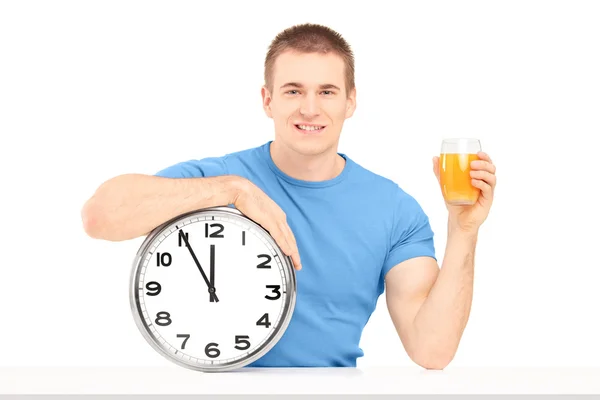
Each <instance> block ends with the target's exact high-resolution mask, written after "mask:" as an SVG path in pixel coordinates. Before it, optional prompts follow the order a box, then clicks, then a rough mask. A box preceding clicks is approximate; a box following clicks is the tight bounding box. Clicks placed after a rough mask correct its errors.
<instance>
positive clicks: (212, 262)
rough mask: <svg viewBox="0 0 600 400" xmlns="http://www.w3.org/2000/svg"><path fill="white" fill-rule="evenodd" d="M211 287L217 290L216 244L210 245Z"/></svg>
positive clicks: (211, 300) (211, 299) (211, 297)
mask: <svg viewBox="0 0 600 400" xmlns="http://www.w3.org/2000/svg"><path fill="white" fill-rule="evenodd" d="M210 287H211V288H212V289H213V291H214V292H216V290H217V289H216V288H215V245H214V244H211V245H210ZM214 292H213V293H211V294H210V302H211V303H212V302H213V294H214Z"/></svg>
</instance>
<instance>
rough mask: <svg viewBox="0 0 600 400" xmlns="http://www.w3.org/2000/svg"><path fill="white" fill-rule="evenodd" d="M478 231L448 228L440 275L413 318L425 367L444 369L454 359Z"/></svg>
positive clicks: (463, 322) (470, 293) (465, 312)
mask: <svg viewBox="0 0 600 400" xmlns="http://www.w3.org/2000/svg"><path fill="white" fill-rule="evenodd" d="M476 244H477V232H472V233H465V232H461V231H459V230H458V229H454V228H453V227H452V226H451V225H449V229H448V240H447V242H446V252H445V255H444V259H443V262H442V267H441V269H440V272H439V275H438V277H437V280H436V282H435V284H434V285H433V287H432V289H431V291H430V293H429V295H428V297H427V299H426V300H425V301H424V303H423V305H422V306H421V308H420V309H419V311H418V313H417V315H416V316H415V319H414V334H415V337H416V338H417V343H418V346H417V348H418V352H419V354H420V356H421V357H422V359H423V360H424V362H426V363H427V364H428V365H434V366H438V367H439V368H444V367H445V366H446V365H447V364H448V363H449V362H450V361H451V360H452V358H453V357H454V354H455V353H456V350H457V348H458V344H459V342H460V339H461V336H462V333H463V331H464V329H465V326H466V325H467V321H468V319H469V313H470V311H471V301H472V298H473V275H474V258H475V247H476Z"/></svg>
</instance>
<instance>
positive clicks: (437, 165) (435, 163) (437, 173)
mask: <svg viewBox="0 0 600 400" xmlns="http://www.w3.org/2000/svg"><path fill="white" fill-rule="evenodd" d="M432 161H433V173H434V174H435V177H436V179H437V180H438V182H439V181H440V158H439V157H433V159H432Z"/></svg>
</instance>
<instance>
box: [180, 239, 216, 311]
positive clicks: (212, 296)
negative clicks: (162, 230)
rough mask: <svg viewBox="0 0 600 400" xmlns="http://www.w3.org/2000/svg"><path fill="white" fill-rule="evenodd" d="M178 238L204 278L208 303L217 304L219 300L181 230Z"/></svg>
mask: <svg viewBox="0 0 600 400" xmlns="http://www.w3.org/2000/svg"><path fill="white" fill-rule="evenodd" d="M179 237H181V239H182V240H183V241H184V242H185V247H187V249H188V251H189V252H190V254H191V256H192V258H193V259H194V263H196V267H198V269H199V270H200V273H201V274H202V278H204V282H206V286H208V292H209V293H210V301H216V302H218V301H219V298H218V297H217V294H216V293H215V288H214V286H212V285H211V283H210V282H209V280H208V278H207V277H206V274H205V273H204V270H203V269H202V266H201V265H200V261H198V258H197V257H196V254H195V253H194V250H193V249H192V246H190V243H189V242H188V240H187V237H186V236H185V234H184V233H183V231H182V230H181V229H180V230H179Z"/></svg>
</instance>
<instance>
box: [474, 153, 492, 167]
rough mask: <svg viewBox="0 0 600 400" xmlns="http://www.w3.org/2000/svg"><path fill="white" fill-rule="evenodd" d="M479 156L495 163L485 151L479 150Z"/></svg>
mask: <svg viewBox="0 0 600 400" xmlns="http://www.w3.org/2000/svg"><path fill="white" fill-rule="evenodd" d="M477 157H479V159H480V160H484V161H487V162H489V163H491V164H493V162H492V159H491V158H490V155H489V154H488V153H486V152H484V151H480V152H478V153H477Z"/></svg>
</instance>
